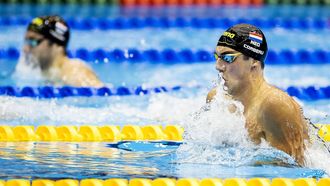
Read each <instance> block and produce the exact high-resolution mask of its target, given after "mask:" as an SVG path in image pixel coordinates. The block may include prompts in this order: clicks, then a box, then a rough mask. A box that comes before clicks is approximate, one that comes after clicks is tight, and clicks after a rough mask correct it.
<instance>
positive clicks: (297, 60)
mask: <svg viewBox="0 0 330 186" xmlns="http://www.w3.org/2000/svg"><path fill="white" fill-rule="evenodd" d="M68 55H69V57H72V58H80V59H82V60H85V61H88V62H91V63H102V62H104V63H108V62H116V63H120V62H132V63H140V62H150V63H164V64H176V63H201V62H202V63H203V62H215V59H214V58H213V51H208V50H203V49H200V50H190V49H181V50H174V49H170V48H166V49H163V50H155V49H148V50H144V51H140V50H138V49H134V48H131V49H127V50H122V49H114V50H104V49H95V50H88V49H86V48H79V49H76V50H69V51H68ZM18 57H19V50H18V49H17V48H13V47H11V48H7V49H0V59H8V60H17V59H18ZM328 63H330V51H326V50H321V49H316V50H305V49H301V50H298V51H294V50H289V49H284V50H281V51H274V50H270V51H269V53H268V56H267V59H266V64H274V65H275V64H276V65H281V64H283V65H290V64H328Z"/></svg>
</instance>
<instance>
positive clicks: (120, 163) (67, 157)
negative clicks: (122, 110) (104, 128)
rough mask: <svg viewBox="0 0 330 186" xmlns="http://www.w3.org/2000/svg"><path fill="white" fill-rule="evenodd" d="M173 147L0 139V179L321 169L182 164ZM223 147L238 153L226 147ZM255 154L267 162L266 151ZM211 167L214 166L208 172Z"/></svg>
mask: <svg viewBox="0 0 330 186" xmlns="http://www.w3.org/2000/svg"><path fill="white" fill-rule="evenodd" d="M176 149H177V145H173V144H172V145H166V144H162V143H142V142H127V143H124V144H120V145H119V147H117V148H114V147H109V144H107V143H63V142H59V143H29V142H21V143H3V142H1V143H0V150H1V154H0V155H1V158H0V164H1V167H2V168H1V173H0V179H20V178H23V179H42V178H44V179H64V178H73V179H83V178H100V179H106V178H117V177H120V178H126V179H129V178H159V177H170V178H181V177H196V178H207V177H218V178H227V177H242V178H251V177H256V176H257V177H267V178H274V177H288V178H299V177H313V178H320V177H322V176H324V172H323V171H322V170H317V169H314V170H313V169H307V168H299V167H297V166H295V165H290V164H287V165H286V166H283V167H274V166H272V165H258V166H253V164H255V163H256V162H255V161H252V162H249V163H250V165H249V164H247V165H246V166H237V165H236V166H235V164H232V165H228V166H226V165H222V166H218V165H207V164H182V163H179V162H178V160H177V156H176V153H175V152H176ZM222 151H223V152H224V153H227V152H230V153H239V152H238V151H237V152H235V151H236V150H235V149H230V148H227V149H222ZM245 151H248V150H245ZM266 151H267V150H266V149H265V152H266ZM268 151H269V150H268ZM273 153H274V152H273ZM275 153H276V152H275ZM278 155H279V156H281V155H280V154H278ZM256 159H258V160H259V161H262V160H268V161H269V158H267V157H265V156H264V157H263V156H260V157H258V158H256ZM278 159H281V158H278ZM283 159H284V158H283ZM283 162H284V163H285V160H283ZM210 169H212V170H213V171H209V170H210ZM17 170H19V171H17Z"/></svg>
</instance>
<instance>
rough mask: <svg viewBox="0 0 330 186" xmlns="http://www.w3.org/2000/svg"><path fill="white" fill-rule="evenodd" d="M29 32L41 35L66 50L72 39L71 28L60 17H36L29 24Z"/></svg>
mask: <svg viewBox="0 0 330 186" xmlns="http://www.w3.org/2000/svg"><path fill="white" fill-rule="evenodd" d="M27 31H32V32H36V33H38V34H41V35H42V36H44V37H45V38H47V39H48V40H50V41H51V42H53V43H56V44H58V45H60V46H63V47H64V48H66V47H67V45H68V42H69V38H70V29H69V26H68V25H67V24H66V22H65V21H64V20H63V19H62V18H61V17H59V16H41V17H36V18H34V19H33V20H32V21H31V23H30V24H29V26H28V28H27Z"/></svg>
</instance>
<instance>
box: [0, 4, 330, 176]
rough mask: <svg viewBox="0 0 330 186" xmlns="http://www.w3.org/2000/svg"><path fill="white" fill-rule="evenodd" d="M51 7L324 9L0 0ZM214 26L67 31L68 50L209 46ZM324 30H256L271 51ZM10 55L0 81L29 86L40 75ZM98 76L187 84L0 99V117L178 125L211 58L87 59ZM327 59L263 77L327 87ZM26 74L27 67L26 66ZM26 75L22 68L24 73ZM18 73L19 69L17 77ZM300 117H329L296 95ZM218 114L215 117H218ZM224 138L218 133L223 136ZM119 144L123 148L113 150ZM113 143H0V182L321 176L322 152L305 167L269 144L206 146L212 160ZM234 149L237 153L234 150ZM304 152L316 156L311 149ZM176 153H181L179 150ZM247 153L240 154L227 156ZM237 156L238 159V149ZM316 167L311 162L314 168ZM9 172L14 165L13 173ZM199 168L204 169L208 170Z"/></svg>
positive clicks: (29, 10)
mask: <svg viewBox="0 0 330 186" xmlns="http://www.w3.org/2000/svg"><path fill="white" fill-rule="evenodd" d="M46 13H47V14H49V13H54V14H55V13H56V14H60V15H63V16H64V17H66V18H70V17H75V18H77V19H79V18H91V17H92V18H105V17H108V18H114V17H135V16H137V15H138V16H139V17H151V16H154V17H165V16H166V17H168V16H169V17H220V18H231V19H232V18H237V19H238V18H261V17H262V18H271V19H273V18H285V19H289V18H301V19H305V18H311V19H327V20H329V17H330V8H329V7H322V6H310V7H304V6H300V7H292V6H265V7H249V8H239V7H217V8H210V7H208V8H205V7H204V8H201V7H186V8H154V9H148V8H134V9H130V8H117V7H99V6H76V5H72V6H62V5H56V6H47V5H45V6H34V5H33V6H28V5H3V4H1V6H0V16H2V17H15V16H20V17H27V18H30V17H33V16H35V15H43V14H46ZM223 31H224V30H223V29H194V28H181V29H177V28H176V29H159V28H158V29H157V28H143V29H124V30H107V31H101V30H98V29H95V30H89V31H81V30H73V31H72V39H71V42H70V44H69V48H70V49H72V50H75V49H78V48H86V49H91V50H92V49H97V48H102V49H107V50H109V49H115V48H119V49H122V50H125V49H128V48H136V49H139V50H145V49H165V48H171V49H175V50H181V49H184V48H189V49H192V50H197V49H205V50H210V51H212V50H214V46H215V44H216V42H217V40H218V38H219V36H220V34H221V33H222V32H223ZM24 32H25V26H22V25H21V26H7V27H6V26H1V28H0V41H1V42H0V49H4V48H8V47H14V48H21V47H22V42H23V37H24ZM328 32H329V29H323V30H316V29H311V30H307V29H284V28H280V27H276V28H272V29H265V34H266V36H267V38H268V43H269V48H270V49H272V50H275V51H280V50H284V49H290V50H299V49H307V50H315V49H323V50H326V51H329V50H330V36H329V34H328ZM16 63H17V61H8V60H7V59H1V58H0V86H3V85H16V86H26V85H30V86H39V85H45V82H42V81H41V82H40V81H39V80H36V81H35V80H31V79H20V78H17V77H15V76H13V74H14V73H13V72H14V68H15V65H16ZM89 65H90V66H91V67H92V68H93V69H94V70H95V72H96V73H97V74H98V76H99V77H100V79H101V80H102V81H103V82H105V83H106V85H108V86H115V87H117V86H122V85H124V86H127V87H135V86H138V85H143V86H175V85H181V86H185V87H187V88H185V89H183V90H182V91H178V92H173V93H168V94H160V95H146V96H127V97H108V98H101V97H92V98H65V99H54V100H36V99H30V98H15V97H4V96H1V97H0V102H1V104H0V118H1V119H0V122H1V123H5V124H9V125H12V126H15V125H22V124H28V125H33V126H38V125H41V124H52V125H62V124H72V125H77V126H79V125H83V124H91V125H105V124H116V125H120V126H123V125H125V124H128V123H133V124H138V125H146V124H151V123H152V124H163V125H166V124H169V123H174V124H176V123H185V122H186V120H185V118H183V116H185V117H186V116H190V115H191V113H194V112H196V111H198V110H199V108H200V107H202V106H203V105H204V104H205V97H206V94H207V92H208V91H209V90H210V89H211V88H212V86H213V85H214V81H215V80H216V79H217V75H218V74H217V72H216V70H215V67H214V64H212V63H194V64H175V65H166V64H151V63H148V62H145V63H139V64H132V63H128V62H124V63H112V62H110V63H107V64H103V63H100V64H95V63H89ZM329 68H330V65H328V64H323V65H308V64H306V65H267V66H266V68H265V77H266V79H267V80H268V81H269V82H270V83H272V84H274V85H276V86H278V87H280V88H286V87H288V86H300V87H306V86H311V85H312V86H316V87H318V86H320V87H322V86H328V85H330V75H329V73H328V69H329ZM31 74H33V73H31ZM31 74H27V75H28V76H31ZM21 75H22V74H20V76H21ZM298 101H299V102H300V103H301V105H302V107H303V108H304V111H305V115H306V116H307V117H309V118H311V119H312V121H313V122H316V123H330V118H329V114H330V113H329V110H330V104H329V100H319V101H305V100H298ZM219 119H224V118H219ZM224 140H226V139H224ZM123 146H124V147H125V148H124V149H123V148H122V147H123ZM120 148H121V149H118V148H113V147H109V145H108V144H107V143H0V167H1V171H0V179H12V178H28V179H29V178H54V179H60V178H74V179H81V178H111V177H121V178H132V177H147V178H156V177H197V178H205V177H220V178H227V177H246V178H250V177H267V178H273V177H289V178H298V177H316V178H319V177H322V176H327V175H326V174H325V172H324V171H323V170H324V169H325V167H324V166H323V167H322V166H319V165H320V164H321V165H322V164H324V161H325V160H327V159H322V158H324V156H323V157H321V158H318V159H317V160H316V163H315V162H314V163H315V165H313V166H311V167H313V168H310V167H306V168H300V167H297V166H295V165H291V164H290V163H289V162H290V161H289V160H288V159H287V156H285V154H283V153H282V154H281V153H279V154H278V152H277V151H275V150H274V149H266V150H263V149H262V148H261V147H260V148H261V150H260V149H259V150H260V151H256V152H258V153H259V154H256V155H255V154H253V153H252V152H251V151H253V152H255V149H252V150H251V149H243V150H242V149H235V148H228V149H220V151H219V149H214V151H216V152H218V151H219V153H220V154H222V155H226V154H229V155H227V156H224V157H225V158H223V159H220V160H219V161H217V164H212V163H214V162H212V161H209V162H208V163H202V164H196V163H191V162H190V163H187V162H185V163H182V160H180V159H179V158H178V157H177V155H178V154H177V151H176V148H177V146H163V145H162V144H153V143H146V144H145V143H126V144H121V146H120ZM274 153H275V154H276V155H278V157H280V158H279V159H280V160H281V162H285V163H286V165H285V166H274V165H260V166H255V165H254V164H255V163H256V161H258V160H274V159H273V158H274V155H272V154H274ZM241 154H243V155H241ZM311 154H313V155H319V154H318V152H315V151H312V153H311ZM179 155H182V154H180V153H179ZM234 155H237V156H238V159H244V158H246V157H247V159H248V160H249V161H244V162H242V161H238V160H233V159H231V158H232V156H233V157H236V156H234ZM240 155H241V156H240ZM315 167H316V168H315ZM18 170H19V171H18ZM209 170H213V171H212V172H211V171H209Z"/></svg>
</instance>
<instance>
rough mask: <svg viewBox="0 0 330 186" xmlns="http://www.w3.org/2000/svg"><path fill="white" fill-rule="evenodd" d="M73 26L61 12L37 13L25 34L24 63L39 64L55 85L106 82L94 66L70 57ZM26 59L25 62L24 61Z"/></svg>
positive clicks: (96, 84) (36, 65) (42, 71)
mask: <svg viewBox="0 0 330 186" xmlns="http://www.w3.org/2000/svg"><path fill="white" fill-rule="evenodd" d="M69 38H70V28H69V27H68V25H67V24H66V23H65V21H64V20H63V19H62V18H61V17H59V16H42V17H36V18H34V19H33V20H32V22H31V23H30V24H29V25H28V28H27V32H26V34H25V42H24V48H23V56H24V58H25V60H23V61H20V63H19V64H18V66H17V67H16V70H17V68H18V67H19V66H20V65H30V66H32V67H33V68H39V69H40V71H41V73H42V76H43V77H44V78H45V79H46V80H47V81H49V82H50V83H52V84H55V85H58V84H60V85H70V86H77V87H81V86H83V87H85V86H86V87H87V86H88V87H101V86H103V84H102V82H101V81H100V80H99V79H98V78H97V76H96V75H95V74H94V72H93V71H92V69H91V68H89V67H88V66H87V65H86V64H85V63H84V62H82V61H81V60H78V59H69V58H68V56H67V52H66V49H67V46H68V42H69ZM22 63H25V64H22Z"/></svg>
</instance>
